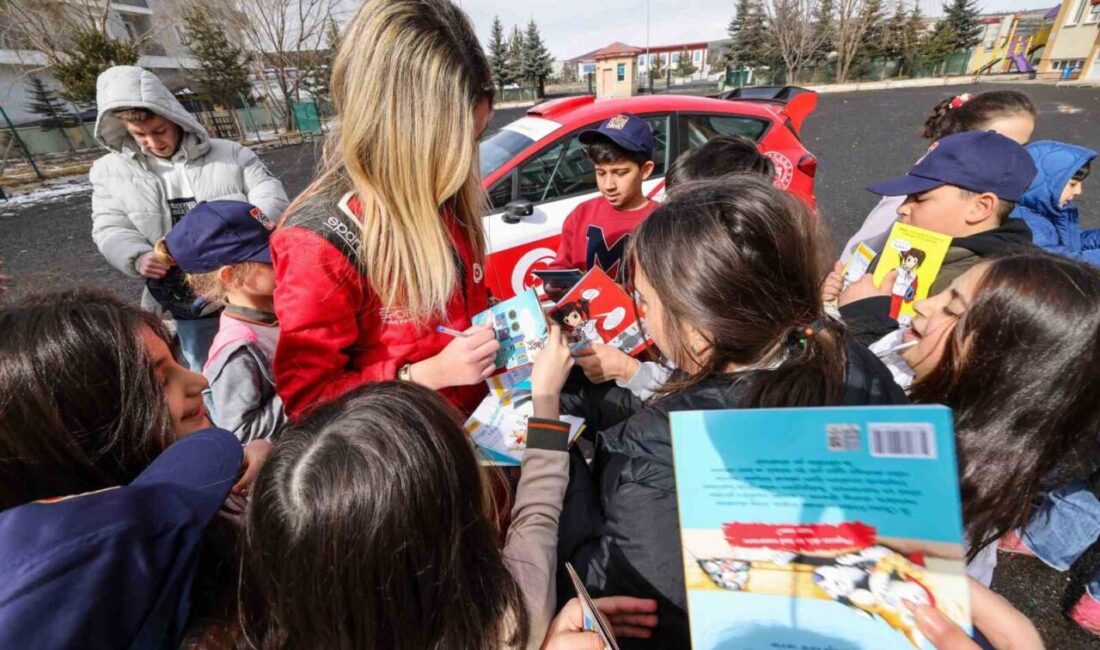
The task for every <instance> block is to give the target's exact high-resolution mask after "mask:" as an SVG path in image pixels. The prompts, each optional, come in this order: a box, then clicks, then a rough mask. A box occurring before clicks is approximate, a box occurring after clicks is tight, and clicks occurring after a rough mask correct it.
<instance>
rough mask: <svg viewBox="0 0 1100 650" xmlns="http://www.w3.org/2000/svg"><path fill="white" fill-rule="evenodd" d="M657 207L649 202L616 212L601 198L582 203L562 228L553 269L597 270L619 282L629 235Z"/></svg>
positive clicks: (566, 219)
mask: <svg viewBox="0 0 1100 650" xmlns="http://www.w3.org/2000/svg"><path fill="white" fill-rule="evenodd" d="M657 205H658V204H657V203H656V202H655V201H650V202H649V205H647V206H645V207H644V208H640V209H638V210H630V211H625V210H616V209H615V208H614V207H612V206H611V204H610V203H608V202H607V199H605V198H603V197H602V196H597V197H596V198H594V199H589V200H588V201H585V202H584V203H581V204H580V205H578V206H577V207H575V208H573V211H572V212H570V213H569V216H568V217H566V218H565V223H564V224H562V229H561V243H559V244H558V254H557V255H556V256H555V257H554V261H553V262H551V263H550V268H552V269H578V270H580V271H582V272H586V271H588V270H589V269H591V268H592V267H593V266H598V267H600V268H601V269H603V270H604V271H605V272H606V273H607V274H608V275H610V276H611V277H612V278H618V277H619V273H620V271H621V269H622V266H623V264H622V259H623V256H624V254H625V253H626V244H627V242H628V241H629V240H630V233H632V232H634V230H635V229H636V228H637V227H638V226H640V225H641V223H642V222H643V221H645V220H646V217H648V216H649V215H650V214H652V213H653V211H654V210H656V209H657Z"/></svg>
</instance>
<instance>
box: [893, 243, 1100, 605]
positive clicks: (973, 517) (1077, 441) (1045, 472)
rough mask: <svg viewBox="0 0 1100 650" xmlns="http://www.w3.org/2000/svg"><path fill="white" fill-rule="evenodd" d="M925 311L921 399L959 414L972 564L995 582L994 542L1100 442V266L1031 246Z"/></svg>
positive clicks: (916, 391)
mask: <svg viewBox="0 0 1100 650" xmlns="http://www.w3.org/2000/svg"><path fill="white" fill-rule="evenodd" d="M914 307H915V309H916V311H917V317H916V318H915V319H914V320H913V326H912V328H911V330H910V332H909V333H908V334H906V336H905V338H906V339H907V340H910V341H916V342H917V345H916V346H914V347H912V348H910V349H908V350H906V351H905V352H904V353H903V357H904V358H905V360H906V361H907V362H908V363H909V365H910V366H911V367H912V368H913V371H914V374H915V377H916V381H915V382H914V384H913V387H912V390H911V392H910V396H911V397H912V399H913V401H914V402H922V403H936V404H946V405H947V406H950V407H951V408H952V410H953V411H954V413H955V431H956V435H957V437H958V449H959V458H960V463H961V471H960V478H961V481H962V500H963V519H964V523H965V526H966V532H967V537H968V539H969V553H968V559H969V560H970V566H969V568H968V571H969V572H970V574H971V575H973V576H974V577H975V578H977V579H979V580H982V581H983V582H985V583H986V584H988V583H989V581H990V580H992V575H993V569H994V567H995V566H996V543H995V542H996V541H997V540H998V539H1000V538H1001V537H1003V536H1004V535H1005V534H1006V533H1008V532H1009V531H1012V530H1014V529H1016V528H1018V527H1020V526H1023V525H1025V524H1026V523H1027V521H1028V518H1029V512H1030V509H1031V504H1032V502H1033V500H1034V499H1035V498H1036V497H1037V496H1038V495H1039V493H1040V489H1041V487H1042V484H1043V482H1044V481H1045V480H1047V479H1048V477H1049V476H1050V474H1051V472H1052V471H1053V470H1054V469H1055V467H1057V466H1059V465H1060V464H1062V463H1065V462H1081V461H1083V460H1085V459H1086V458H1087V456H1086V454H1087V453H1088V452H1091V451H1094V450H1095V448H1094V447H1093V445H1095V443H1096V439H1097V434H1098V433H1100V402H1098V401H1097V400H1096V395H1098V394H1100V373H1097V371H1096V368H1097V366H1098V364H1100V273H1098V272H1097V271H1096V270H1094V269H1092V268H1090V267H1088V266H1087V265H1085V264H1082V263H1079V262H1074V261H1072V260H1069V259H1065V258H1061V257H1056V256H1053V255H1049V254H1044V253H1040V252H1028V253H1020V254H1016V255H1011V256H1008V257H1003V258H1000V259H995V260H992V261H988V262H982V263H980V264H979V265H977V266H975V267H974V268H972V269H970V270H968V271H967V272H965V273H964V274H962V275H961V276H959V277H958V278H956V279H955V281H954V282H952V283H951V286H950V287H949V288H948V290H947V291H944V292H942V293H939V294H937V295H935V296H932V297H930V298H928V299H926V300H922V301H920V302H918V303H916V304H915V305H914ZM1066 532H1067V534H1068V533H1069V531H1066ZM1092 593H1094V594H1095V596H1100V585H1095V586H1094V587H1093V590H1092ZM1095 596H1093V598H1095ZM1088 597H1090V596H1088V595H1086V598H1088Z"/></svg>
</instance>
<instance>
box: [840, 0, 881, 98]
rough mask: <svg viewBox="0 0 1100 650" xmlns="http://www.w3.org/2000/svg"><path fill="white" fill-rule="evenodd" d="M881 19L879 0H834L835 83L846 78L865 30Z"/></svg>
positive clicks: (857, 53)
mask: <svg viewBox="0 0 1100 650" xmlns="http://www.w3.org/2000/svg"><path fill="white" fill-rule="evenodd" d="M881 20H882V2H881V0H836V52H837V57H836V81H837V83H843V82H844V80H845V79H847V78H848V72H849V71H850V70H851V69H852V62H853V61H855V60H856V57H857V56H858V55H859V50H860V46H861V45H863V43H864V36H865V35H866V34H867V30H869V29H870V28H871V27H872V26H873V25H874V24H875V23H877V22H879V21H881Z"/></svg>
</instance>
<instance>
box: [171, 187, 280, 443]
mask: <svg viewBox="0 0 1100 650" xmlns="http://www.w3.org/2000/svg"><path fill="white" fill-rule="evenodd" d="M274 228H275V223H274V222H272V221H271V220H270V219H268V218H267V217H266V216H265V215H264V214H263V212H261V211H260V210H259V209H258V208H256V207H255V206H252V205H250V204H248V203H242V202H240V201H210V202H207V203H200V204H199V205H198V206H196V207H195V208H193V209H192V210H191V211H190V212H188V213H187V214H186V215H185V216H184V217H183V219H181V220H180V222H179V224H177V225H176V227H175V228H173V229H172V231H171V232H170V233H168V236H167V237H166V238H165V243H166V244H167V247H168V250H169V251H170V253H171V255H172V257H173V258H174V260H175V262H176V263H177V264H178V265H179V267H180V268H181V269H182V270H183V271H184V272H185V273H187V274H188V278H187V281H188V283H189V284H190V285H191V287H192V288H193V289H194V291H195V293H196V294H197V295H199V296H201V297H203V298H205V299H207V300H209V301H211V302H213V303H218V304H224V305H225V309H224V310H223V311H222V315H221V322H220V323H219V326H218V334H217V335H216V336H215V337H214V342H213V344H211V346H210V356H209V359H208V360H207V362H206V366H205V367H204V368H203V374H204V375H205V376H206V379H207V381H209V382H210V392H211V395H212V399H213V404H212V411H213V413H212V414H211V415H212V417H213V419H214V422H215V423H216V424H217V425H218V426H219V427H222V428H223V429H228V430H229V431H232V432H233V433H234V434H235V435H236V436H237V438H238V439H240V441H241V442H242V443H247V442H250V441H252V440H271V439H272V438H274V437H275V436H277V435H278V433H279V432H280V431H281V430H282V428H283V426H284V425H285V424H286V415H285V414H284V413H283V403H282V400H281V399H280V398H279V396H278V395H277V394H276V393H275V379H274V374H273V373H272V370H271V367H272V363H273V362H274V360H275V347H276V345H277V343H278V341H279V323H278V321H277V319H276V318H275V306H274V299H273V298H272V295H273V294H274V292H275V271H274V269H273V267H272V266H271V250H270V248H269V244H268V241H269V238H270V236H271V231H272V230H273V229H274Z"/></svg>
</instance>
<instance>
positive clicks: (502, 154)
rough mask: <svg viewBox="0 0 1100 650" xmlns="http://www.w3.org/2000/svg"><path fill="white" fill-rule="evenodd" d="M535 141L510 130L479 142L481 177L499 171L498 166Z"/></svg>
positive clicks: (501, 131)
mask: <svg viewBox="0 0 1100 650" xmlns="http://www.w3.org/2000/svg"><path fill="white" fill-rule="evenodd" d="M534 142H535V141H534V140H532V139H531V138H529V137H527V136H526V135H523V134H522V133H517V132H515V131H512V130H510V129H501V130H500V131H497V132H496V133H494V134H493V135H491V136H490V137H488V138H486V139H485V140H482V141H481V177H482V178H488V177H489V175H490V174H492V173H493V172H495V171H496V170H498V169H500V166H501V165H503V164H504V163H506V162H508V161H509V160H511V159H512V158H515V157H516V154H518V153H519V152H521V151H523V150H524V149H526V148H527V147H529V146H531V144H532V143H534Z"/></svg>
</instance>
